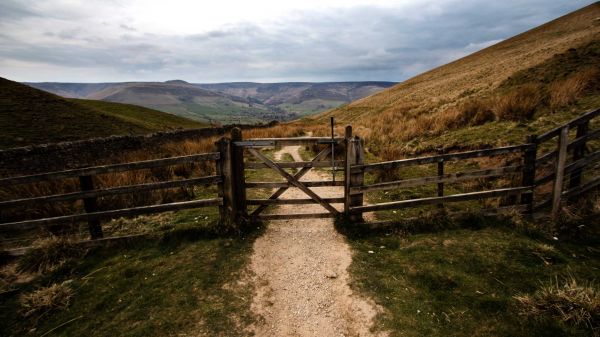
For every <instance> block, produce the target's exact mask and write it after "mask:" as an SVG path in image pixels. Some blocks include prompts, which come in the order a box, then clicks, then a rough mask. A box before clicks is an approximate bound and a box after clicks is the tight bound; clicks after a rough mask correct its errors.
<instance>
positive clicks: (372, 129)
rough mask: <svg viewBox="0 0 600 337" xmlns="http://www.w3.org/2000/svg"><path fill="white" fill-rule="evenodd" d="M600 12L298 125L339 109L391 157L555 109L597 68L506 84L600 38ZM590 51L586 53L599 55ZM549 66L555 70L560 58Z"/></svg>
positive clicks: (319, 125)
mask: <svg viewBox="0 0 600 337" xmlns="http://www.w3.org/2000/svg"><path fill="white" fill-rule="evenodd" d="M597 17H600V3H595V4H592V5H590V6H588V7H586V8H583V9H581V10H579V11H576V12H573V13H571V14H569V15H567V16H565V17H562V18H559V19H557V20H555V21H552V22H549V23H547V24H544V25H542V26H540V27H537V28H535V29H532V30H530V31H528V32H525V33H523V34H520V35H517V36H515V37H512V38H510V39H507V40H505V41H502V42H500V43H498V44H496V45H493V46H491V47H489V48H486V49H484V50H482V51H479V52H477V53H474V54H471V55H469V56H467V57H464V58H462V59H460V60H457V61H454V62H451V63H449V64H446V65H444V66H441V67H439V68H436V69H433V70H431V71H428V72H426V73H423V74H421V75H418V76H416V77H414V78H411V79H409V80H407V81H404V82H402V83H400V84H398V85H396V86H394V87H392V88H390V89H387V90H384V91H382V92H380V93H378V94H375V95H373V96H369V97H366V98H363V99H361V100H358V101H355V102H353V103H351V104H349V105H347V106H345V107H341V108H338V109H334V110H332V111H329V112H326V113H323V114H321V115H317V116H313V117H310V118H308V119H306V120H304V121H302V122H298V123H296V124H297V125H301V126H302V127H303V128H304V130H311V131H313V132H315V131H314V130H319V132H323V131H325V132H324V134H328V131H327V128H326V127H324V126H326V125H327V122H328V118H329V117H330V116H334V117H335V118H336V121H337V123H338V124H346V123H348V124H352V125H354V126H355V134H359V135H361V136H362V137H363V138H364V139H365V140H366V147H367V149H368V151H370V152H371V153H373V154H375V155H376V156H378V157H380V158H382V159H385V160H391V159H398V158H401V157H402V156H403V155H405V154H407V153H414V152H415V148H417V147H418V144H419V142H420V141H421V140H423V139H431V138H432V137H435V136H438V135H441V134H443V133H445V132H447V131H449V130H455V129H460V128H464V127H467V126H476V125H481V124H484V123H487V122H490V121H493V120H500V121H503V120H504V121H524V120H525V121H526V120H529V119H531V118H532V117H533V116H534V114H535V113H537V111H538V109H539V108H540V107H541V106H544V108H545V107H546V106H547V105H552V107H553V108H555V109H556V108H559V107H564V106H565V105H568V104H571V103H572V102H573V101H574V99H576V98H577V97H579V96H580V95H581V94H582V93H583V92H584V91H585V89H584V88H585V87H586V83H589V81H592V80H593V78H596V79H597V77H598V76H597V74H595V72H594V71H591V70H588V71H584V72H580V71H579V70H578V69H577V70H575V69H573V68H566V69H561V70H560V71H563V72H566V71H570V70H569V69H571V70H573V71H575V73H574V74H572V77H570V78H567V79H564V78H562V79H564V81H563V83H555V84H552V88H551V89H547V88H546V87H545V85H546V84H545V83H544V88H543V90H542V89H540V88H536V87H535V85H539V83H527V82H523V83H521V84H519V86H517V87H513V88H509V89H510V90H506V88H504V87H502V88H500V86H501V85H502V84H503V83H505V82H506V81H507V80H509V79H510V78H511V77H512V76H514V75H515V74H516V73H518V72H519V71H525V70H527V69H530V68H532V67H535V66H538V65H540V64H543V63H544V62H547V61H549V60H552V59H553V58H554V57H555V56H556V55H559V54H561V53H565V52H566V51H568V50H574V49H573V48H580V47H582V46H587V45H588V44H590V43H591V42H593V41H597V39H598V36H600V22H599V21H598V20H595V19H596V18H597ZM590 55H591V54H590ZM590 55H585V54H579V56H580V57H588V58H590V59H593V57H594V56H590ZM571 61H572V62H573V63H574V64H576V62H577V60H571ZM594 62H595V61H592V62H591V64H592V67H593V68H595V69H596V70H597V69H598V66H597V65H596V66H594ZM549 67H550V68H552V67H554V68H555V69H556V68H557V67H558V68H560V67H561V65H560V64H558V65H552V66H549ZM551 72H552V71H551ZM548 101H550V103H548ZM288 128H289V126H288ZM269 131H271V130H263V132H269ZM272 131H273V132H278V130H276V129H274V130H272ZM315 133H316V132H315ZM342 133H343V130H342V131H341V132H340V131H339V130H338V134H342ZM285 135H286V136H289V135H290V134H289V133H286V134H285ZM492 145H500V144H492Z"/></svg>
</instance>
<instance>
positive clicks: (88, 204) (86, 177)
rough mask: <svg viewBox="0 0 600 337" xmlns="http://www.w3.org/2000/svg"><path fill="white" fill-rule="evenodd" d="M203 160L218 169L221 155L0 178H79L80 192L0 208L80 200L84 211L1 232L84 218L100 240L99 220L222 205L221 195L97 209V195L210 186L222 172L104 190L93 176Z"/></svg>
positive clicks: (0, 182) (7, 183)
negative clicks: (200, 198)
mask: <svg viewBox="0 0 600 337" xmlns="http://www.w3.org/2000/svg"><path fill="white" fill-rule="evenodd" d="M202 161H215V162H216V167H217V172H219V168H220V166H221V164H222V160H221V154H220V153H219V152H214V153H205V154H195V155H188V156H179V157H171V158H163V159H154V160H146V161H138V162H131V163H122V164H113V165H103V166H94V167H86V168H80V169H72V170H66V171H58V172H49V173H42V174H34V175H27V176H20V177H10V178H2V179H0V188H3V187H13V186H16V185H25V184H35V183H40V182H52V181H60V180H63V179H69V178H78V179H79V184H80V188H81V191H79V192H72V193H63V194H53V195H46V196H38V197H32V198H24V199H14V200H6V201H0V210H6V209H8V208H11V207H18V206H30V205H38V206H39V205H43V204H47V203H53V202H61V201H73V200H83V211H84V212H83V213H79V214H71V215H64V216H58V217H51V218H42V219H34V220H24V221H18V222H9V223H0V230H2V231H15V230H17V231H18V230H29V229H34V228H38V227H43V226H49V225H57V224H72V223H77V222H81V221H87V222H88V226H89V232H90V237H91V238H92V239H99V238H102V237H103V231H102V226H101V223H100V220H101V219H107V218H117V217H124V216H134V215H141V214H151V213H159V212H165V211H175V210H181V209H189V208H198V207H207V206H219V205H222V197H220V196H219V197H217V198H212V199H204V200H191V201H183V202H172V203H166V204H160V205H148V206H140V207H132V208H124V209H113V210H98V207H97V199H98V198H100V197H107V196H115V195H122V194H132V193H138V192H145V191H153V190H159V189H168V188H176V187H186V186H195V185H211V184H219V185H221V184H222V183H223V179H222V177H221V175H219V174H217V175H213V176H205V177H199V178H190V179H181V180H169V181H161V182H151V183H145V184H138V185H128V186H118V187H111V188H105V189H96V188H95V187H94V177H95V176H99V175H103V174H108V173H118V172H127V171H135V170H142V169H154V168H159V167H165V166H173V165H181V164H189V163H194V162H202Z"/></svg>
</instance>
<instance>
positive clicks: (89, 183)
mask: <svg viewBox="0 0 600 337" xmlns="http://www.w3.org/2000/svg"><path fill="white" fill-rule="evenodd" d="M79 185H80V187H81V190H82V191H84V192H85V191H93V190H94V180H92V176H81V177H79ZM83 208H84V209H85V212H86V213H95V212H97V211H98V202H97V200H96V198H95V197H87V198H84V199H83ZM88 228H89V231H90V237H91V239H92V240H95V239H99V238H101V237H102V236H103V234H102V225H100V219H98V218H88Z"/></svg>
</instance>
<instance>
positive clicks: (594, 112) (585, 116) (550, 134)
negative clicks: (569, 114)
mask: <svg viewBox="0 0 600 337" xmlns="http://www.w3.org/2000/svg"><path fill="white" fill-rule="evenodd" d="M599 115H600V109H596V110H592V111H589V112H586V113H585V114H583V115H581V116H579V117H577V118H575V119H573V120H571V121H569V122H568V123H567V124H566V125H561V126H559V127H556V128H554V129H552V130H550V131H548V132H546V133H544V134H542V135H540V136H538V138H537V142H538V144H539V143H543V142H545V141H547V140H550V139H552V138H554V137H556V136H558V135H560V132H561V129H562V128H563V127H564V126H568V127H575V126H578V125H579V124H582V123H586V122H588V121H589V120H591V119H592V118H595V117H597V116H599Z"/></svg>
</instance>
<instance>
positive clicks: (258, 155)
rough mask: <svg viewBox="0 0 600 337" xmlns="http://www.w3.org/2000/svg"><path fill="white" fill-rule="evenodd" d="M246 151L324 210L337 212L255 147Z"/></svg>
mask: <svg viewBox="0 0 600 337" xmlns="http://www.w3.org/2000/svg"><path fill="white" fill-rule="evenodd" d="M248 151H250V153H251V154H252V155H253V156H255V157H256V158H257V159H260V160H262V161H263V162H264V163H266V164H267V165H269V167H271V168H272V169H273V170H275V171H277V172H278V173H279V174H280V175H282V176H283V177H284V178H285V179H286V180H287V181H288V182H289V183H290V184H292V185H294V186H295V187H297V188H299V189H300V190H302V192H304V193H306V194H307V195H308V196H309V197H311V198H312V199H313V200H315V201H316V202H317V203H319V204H320V205H321V206H323V207H324V208H325V209H326V210H328V211H329V212H331V213H332V214H337V213H338V211H337V210H336V209H335V208H334V207H333V206H331V205H330V204H328V203H326V202H325V201H323V199H321V197H319V196H318V195H317V194H316V193H315V192H313V191H312V190H311V189H310V188H308V187H306V186H305V185H304V184H303V183H302V182H300V181H299V180H297V179H296V178H294V177H293V176H292V175H291V174H289V173H287V172H286V171H285V170H284V169H282V168H281V167H279V166H277V164H275V163H274V162H272V161H271V160H270V159H269V158H267V157H266V156H265V155H264V154H262V153H260V152H259V151H257V150H255V149H248Z"/></svg>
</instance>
